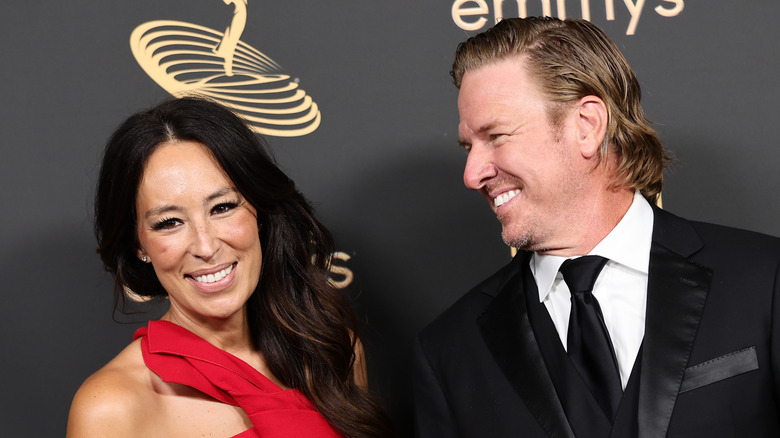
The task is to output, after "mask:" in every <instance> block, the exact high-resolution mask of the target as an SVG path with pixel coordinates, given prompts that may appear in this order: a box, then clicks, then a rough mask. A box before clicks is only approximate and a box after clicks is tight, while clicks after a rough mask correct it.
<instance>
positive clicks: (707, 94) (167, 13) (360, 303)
mask: <svg viewBox="0 0 780 438" xmlns="http://www.w3.org/2000/svg"><path fill="white" fill-rule="evenodd" d="M472 3H473V2H472ZM485 3H486V4H488V5H489V6H490V8H491V12H490V14H489V15H486V17H487V18H489V19H492V17H493V16H494V14H495V11H493V10H492V5H493V2H492V1H487V2H485ZM528 3H529V6H528V7H529V14H538V13H541V8H540V6H538V5H540V4H541V2H540V1H529V2H528ZM566 3H567V13H568V15H569V16H579V14H580V11H579V4H580V2H578V1H573V0H569V1H567V2H566ZM614 3H615V10H616V11H615V15H616V16H615V20H614V21H611V22H608V21H606V20H605V19H604V16H605V11H604V5H603V3H601V2H600V1H598V0H591V7H592V10H591V20H592V21H593V22H595V23H596V24H598V25H600V26H602V27H604V28H605V29H606V30H607V31H608V33H609V34H610V36H611V37H613V39H614V40H615V41H616V42H617V44H618V45H619V46H620V47H621V49H622V50H623V51H624V52H625V54H626V55H627V57H628V58H629V61H630V62H631V63H632V65H633V66H634V68H635V70H636V72H637V74H638V76H639V78H640V81H641V82H642V83H643V86H644V96H645V98H644V102H645V108H646V110H647V112H648V113H649V115H650V117H651V118H652V119H653V120H654V121H655V122H657V128H658V130H659V131H660V133H661V135H662V137H663V138H664V140H665V143H666V145H667V146H668V147H669V148H670V149H672V150H673V151H674V153H675V154H676V156H677V159H678V162H679V166H677V167H675V168H673V169H672V170H671V171H670V172H669V174H668V179H667V188H666V190H665V191H664V205H665V207H666V208H667V209H669V210H671V211H673V212H676V213H678V214H681V215H683V216H686V217H689V218H693V219H699V220H705V221H711V222H717V223H723V224H730V225H734V226H738V227H742V228H748V229H752V230H757V231H761V232H765V233H769V234H774V235H780V205H779V203H778V200H777V195H776V194H775V193H776V191H777V190H778V189H779V188H780V176H779V175H778V174H779V172H778V163H780V148H778V147H777V146H778V144H777V143H778V142H777V135H776V133H775V130H776V128H777V125H778V122H779V121H780V117H778V111H777V102H778V101H780V86H778V84H777V82H776V77H777V74H778V73H777V72H778V70H780V56H778V54H777V46H778V43H780V27H779V26H777V18H778V16H780V3H778V2H776V1H771V0H748V1H742V2H733V1H726V0H717V1H707V2H704V1H693V0H688V1H685V2H684V6H685V7H684V9H683V11H682V12H681V13H680V14H679V15H677V16H675V17H668V18H667V17H662V16H660V15H658V14H657V13H655V12H654V11H653V8H655V7H656V6H661V5H663V6H664V7H667V8H669V7H671V6H673V4H672V2H663V1H660V0H646V1H645V2H644V9H643V11H642V15H641V16H640V18H639V21H638V25H637V27H636V31H635V33H634V35H626V29H627V27H628V25H629V22H630V19H631V16H630V14H629V13H628V10H627V9H626V7H625V5H624V2H620V1H615V2H614ZM473 4H476V3H473ZM452 5H453V0H436V1H434V0H428V1H411V0H396V1H392V2H390V1H383V2H380V1H357V0H345V1H339V2H315V1H299V0H286V1H284V2H281V1H279V2H271V1H260V0H249V17H248V21H247V26H246V30H245V32H244V34H243V35H242V37H241V39H242V41H244V42H246V43H247V44H250V45H252V46H253V47H255V48H257V49H259V50H261V51H263V52H264V53H265V54H267V55H268V56H270V57H271V58H273V59H274V60H275V61H277V62H279V63H280V64H281V65H282V66H284V68H285V70H286V71H288V72H289V73H290V74H292V75H293V76H296V77H299V78H300V79H301V86H302V87H303V88H304V89H305V90H306V91H307V92H308V94H309V95H311V96H312V97H313V98H314V100H315V101H316V102H317V103H318V104H319V106H320V109H321V111H322V124H321V126H320V127H319V129H317V130H316V131H314V132H313V133H311V134H309V135H306V136H303V137H297V138H273V137H272V138H270V139H269V140H270V143H271V145H272V147H273V149H274V150H275V152H276V154H277V157H278V159H279V161H280V162H281V164H282V166H283V168H284V169H286V170H287V171H288V172H289V173H290V175H291V176H292V177H293V178H294V179H296V180H297V181H298V183H299V185H300V187H301V188H302V190H303V191H304V193H306V194H307V195H308V196H309V197H310V199H312V201H313V202H314V204H315V206H316V207H317V208H318V211H319V212H320V215H321V217H322V219H323V220H324V222H325V223H326V225H328V226H329V227H330V228H331V229H332V230H333V232H334V233H335V235H336V238H337V242H338V248H339V249H340V250H341V251H344V252H345V253H347V254H349V255H350V256H351V257H352V258H351V260H349V261H348V262H346V263H345V265H346V266H347V267H348V268H349V269H350V270H352V271H353V272H354V273H355V282H354V283H353V285H352V286H350V288H349V293H350V294H352V295H353V296H354V297H355V300H356V308H357V309H358V311H359V312H360V313H361V315H362V316H363V317H364V318H365V319H366V321H367V328H366V344H367V349H368V354H369V361H370V372H371V380H372V385H373V386H374V387H375V388H376V389H377V391H379V392H380V393H381V394H382V396H383V397H384V399H385V401H386V404H387V406H388V407H389V408H390V409H391V411H392V412H393V415H394V416H395V418H396V419H397V421H398V423H399V427H400V428H401V430H406V429H405V428H406V427H407V426H408V423H409V417H410V414H409V409H408V405H409V400H408V396H409V365H408V362H409V358H408V352H409V346H410V343H411V340H412V337H413V335H414V334H415V333H416V332H417V331H418V330H419V329H421V328H422V327H423V326H424V325H425V324H426V323H427V322H428V321H430V320H431V319H432V318H433V317H434V316H435V315H436V314H438V313H439V312H440V311H441V310H443V309H444V308H445V307H446V306H447V305H449V303H451V302H453V301H454V300H455V299H456V298H457V297H459V296H460V295H462V294H463V293H465V292H466V290H467V289H468V288H469V287H470V286H472V285H473V284H475V283H476V282H478V281H479V280H480V279H481V278H483V277H484V276H486V275H487V274H489V273H491V272H492V271H494V270H495V269H497V268H498V267H499V266H500V265H501V264H502V263H504V262H506V261H507V260H508V258H509V252H508V250H507V249H506V248H505V247H504V246H503V244H502V243H501V240H500V237H499V226H498V224H497V222H496V220H495V218H494V217H493V215H492V213H491V212H490V211H489V209H488V208H487V206H486V205H484V201H483V200H482V198H481V197H480V196H478V195H476V194H473V193H470V192H469V191H468V190H466V189H465V188H464V187H463V185H462V182H461V170H462V166H463V163H464V159H465V155H464V154H463V152H462V151H460V150H459V148H458V146H457V145H456V141H455V140H456V135H457V134H456V126H457V122H458V115H457V110H456V105H455V103H456V97H457V92H456V90H455V89H454V87H453V86H452V85H451V84H450V82H449V76H448V70H449V66H450V63H451V57H452V53H453V51H454V48H455V45H456V44H457V43H458V42H460V41H461V40H463V39H465V38H466V37H467V36H469V35H472V34H474V33H475V32H467V31H465V30H463V29H460V28H459V27H457V26H456V25H455V23H454V22H453V19H452V17H451V15H450V9H451V7H452ZM552 8H553V9H552V10H553V14H554V15H555V13H556V12H555V2H552ZM502 13H503V15H504V16H507V17H510V16H516V15H517V6H516V3H515V2H512V1H507V2H505V5H504V7H503V10H502ZM230 16H231V9H230V8H228V7H226V6H225V5H224V4H223V3H222V1H219V0H188V1H182V0H154V1H153V0H132V1H129V0H127V1H94V0H92V1H86V0H71V1H62V2H59V1H43V2H7V4H4V6H3V7H2V9H0V22H2V25H1V26H0V41H2V44H0V54H2V57H0V59H2V62H0V99H1V100H0V101H1V102H2V104H1V105H0V132H2V157H3V158H2V159H1V160H0V187H1V188H2V200H3V203H2V205H3V206H5V209H4V212H3V213H1V214H0V217H1V218H2V219H0V220H1V221H2V222H0V223H2V227H0V278H1V279H2V280H0V281H2V284H3V288H2V292H3V294H2V296H3V300H2V301H1V302H0V314H1V315H0V339H1V341H0V342H1V343H0V351H2V352H3V355H2V356H3V357H2V359H0V375H2V382H3V386H2V391H1V393H2V395H1V396H0V400H1V401H0V403H2V404H0V428H2V430H3V432H2V435H3V436H12V437H27V436H29V437H43V436H62V435H63V434H64V430H65V422H66V417H67V410H68V406H69V403H70V399H71V397H72V396H73V393H74V392H75V391H76V389H77V388H78V385H79V384H80V383H81V381H83V379H84V378H86V377H87V376H88V375H89V374H91V373H92V372H94V371H95V370H97V369H98V368H99V367H100V366H102V365H103V364H105V363H106V362H107V361H108V360H110V358H111V357H113V356H114V355H115V354H116V353H117V352H118V351H120V350H121V349H122V348H123V347H124V346H125V345H126V344H127V343H128V342H129V341H130V338H131V336H132V332H133V331H134V329H135V328H136V327H138V326H139V324H140V323H141V322H143V321H145V319H147V318H148V317H149V315H144V314H139V315H130V316H123V315H117V319H118V320H119V321H120V323H117V322H115V321H114V320H113V319H112V311H111V309H112V297H111V282H110V279H109V278H107V276H106V275H105V274H104V273H103V272H102V267H101V265H100V262H99V260H98V258H97V256H96V255H95V252H94V246H95V245H94V238H93V236H92V234H91V219H90V209H91V196H92V190H93V184H94V180H95V176H96V173H97V170H98V162H99V159H100V155H101V151H102V147H103V144H104V142H105V139H106V137H107V136H108V135H109V133H110V132H111V131H112V130H113V129H114V128H115V127H116V126H117V124H118V123H120V122H121V121H122V120H123V119H124V118H125V117H127V116H128V115H129V114H131V113H133V112H136V111H138V110H140V109H144V108H147V107H149V106H151V105H153V104H155V103H157V102H159V101H160V100H162V99H163V98H165V97H166V96H167V93H166V92H165V91H163V90H162V89H161V88H160V87H159V86H158V85H157V84H156V83H155V82H154V81H153V80H152V79H150V78H149V77H148V76H147V75H146V74H145V73H144V72H143V70H142V69H141V68H140V67H139V65H138V64H137V63H136V61H135V60H134V58H133V57H132V55H131V53H130V49H129V44H128V41H129V37H130V33H131V31H132V30H133V29H134V28H135V27H136V26H138V25H139V24H141V23H144V22H147V21H151V20H158V19H175V20H181V21H186V22H190V23H197V24H201V25H203V26H206V27H210V28H212V29H216V30H219V31H222V30H223V29H224V27H225V25H226V24H227V23H228V22H229V20H230ZM158 312H159V311H158ZM155 314H156V313H155V312H152V314H151V316H152V317H153V316H154V315H155Z"/></svg>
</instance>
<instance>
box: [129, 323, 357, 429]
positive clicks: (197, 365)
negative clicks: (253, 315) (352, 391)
mask: <svg viewBox="0 0 780 438" xmlns="http://www.w3.org/2000/svg"><path fill="white" fill-rule="evenodd" d="M138 338H141V351H142V352H143V357H144V362H145V363H146V366H147V367H149V369H150V370H152V371H154V373H155V374H157V375H158V376H160V378H161V379H162V380H163V381H165V382H168V383H179V384H182V385H186V386H189V387H192V388H195V389H197V390H198V391H200V392H203V393H205V394H207V395H209V396H211V397H214V398H215V399H217V400H219V401H221V402H223V403H227V404H229V405H233V406H240V407H241V409H243V410H244V412H246V414H247V416H249V419H250V421H252V424H253V427H252V428H251V429H248V430H246V431H244V432H242V433H240V434H238V435H236V436H235V437H234V438H255V437H262V438H282V437H284V438H304V437H306V438H310V437H315V438H342V435H340V434H339V433H338V432H336V431H335V430H334V429H333V428H332V427H331V426H330V424H328V422H327V421H325V418H324V417H323V416H322V415H321V414H320V413H319V412H318V411H317V409H316V408H315V407H314V405H313V404H312V403H311V402H310V401H309V400H308V399H306V397H304V395H303V394H302V393H301V392H300V391H298V390H297V389H287V390H283V389H281V388H279V386H277V385H276V384H275V383H273V382H272V381H270V380H269V379H268V378H267V377H265V376H264V375H262V374H261V373H260V372H258V371H257V370H256V369H254V368H253V367H252V366H250V365H249V364H247V363H246V362H244V361H243V360H241V359H239V358H237V357H236V356H233V355H232V354H230V353H228V352H226V351H223V350H220V349H219V348H217V347H215V346H213V345H211V344H209V343H208V342H207V341H205V340H203V339H201V338H199V337H198V336H197V335H195V334H194V333H192V332H190V331H189V330H187V329H185V328H182V327H180V326H178V325H176V324H174V323H172V322H168V321H149V326H148V327H142V328H140V329H138V330H137V331H136V332H135V336H134V337H133V339H138Z"/></svg>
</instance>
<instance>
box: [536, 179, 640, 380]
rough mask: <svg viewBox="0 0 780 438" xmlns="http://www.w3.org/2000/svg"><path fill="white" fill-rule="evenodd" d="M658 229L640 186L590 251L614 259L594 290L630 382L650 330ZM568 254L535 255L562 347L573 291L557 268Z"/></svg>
mask: <svg viewBox="0 0 780 438" xmlns="http://www.w3.org/2000/svg"><path fill="white" fill-rule="evenodd" d="M652 234H653V210H652V208H651V207H650V204H649V203H648V202H647V201H646V200H645V199H644V198H643V197H642V195H641V194H639V192H635V193H634V201H633V202H632V204H631V207H629V209H628V211H627V212H626V214H625V215H624V216H623V218H622V219H621V220H620V222H619V223H618V224H617V226H615V228H614V229H613V230H612V231H611V232H610V233H609V234H608V235H607V237H605V238H604V240H602V241H601V242H600V243H599V244H598V245H596V247H595V248H593V250H592V251H591V252H590V253H589V254H588V255H598V256H602V257H605V258H607V259H609V261H608V262H607V264H606V265H605V266H604V269H603V270H602V271H601V274H600V275H599V277H598V279H597V280H596V284H595V285H594V286H593V295H594V296H595V297H596V299H597V300H598V302H599V305H600V306H601V312H602V313H603V315H604V323H605V324H606V326H607V331H608V332H609V336H610V338H611V339H612V344H613V346H614V348H615V355H616V356H617V362H618V367H619V369H620V380H621V383H622V384H623V389H625V388H626V384H627V383H628V378H629V376H630V375H631V369H632V368H633V366H634V361H636V356H637V354H638V353H639V347H640V346H641V345H642V338H643V337H644V334H645V309H646V305H647V272H648V266H649V264H650V243H651V240H652ZM564 260H566V257H558V256H552V255H540V254H536V253H534V254H533V256H532V257H531V272H532V273H533V275H534V278H535V280H536V286H537V288H538V289H539V301H540V302H542V303H544V305H545V307H547V311H548V312H549V313H550V318H551V319H552V321H553V324H555V329H556V330H557V331H558V336H560V339H561V343H562V344H563V348H564V349H566V348H567V345H566V344H567V342H566V338H567V333H568V329H569V313H570V312H571V293H570V292H569V288H568V286H566V283H565V282H564V281H563V277H562V276H561V274H560V273H559V272H558V269H559V268H560V266H561V264H562V263H563V262H564Z"/></svg>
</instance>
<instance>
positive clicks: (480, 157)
mask: <svg viewBox="0 0 780 438" xmlns="http://www.w3.org/2000/svg"><path fill="white" fill-rule="evenodd" d="M497 174H498V171H497V170H496V166H495V165H494V164H493V161H492V159H491V156H490V153H489V151H488V150H487V148H485V147H480V146H476V145H472V146H471V150H470V151H469V155H468V158H466V167H465V169H464V170H463V183H464V184H465V185H466V187H468V188H470V189H472V190H479V189H481V188H482V187H484V186H485V184H486V183H487V182H488V181H489V180H490V179H491V178H495V177H496V175H497Z"/></svg>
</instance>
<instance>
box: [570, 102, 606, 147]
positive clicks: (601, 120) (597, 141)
mask: <svg viewBox="0 0 780 438" xmlns="http://www.w3.org/2000/svg"><path fill="white" fill-rule="evenodd" d="M576 115H577V120H576V134H577V144H578V145H579V148H580V153H581V154H582V156H583V157H585V158H587V159H591V158H593V157H594V156H596V155H597V154H598V153H599V149H600V148H601V145H602V144H603V143H604V137H605V136H606V135H607V123H608V122H609V112H608V111H607V105H606V104H604V101H603V100H601V99H600V98H598V97H596V96H585V97H583V98H582V99H580V101H579V102H577V106H576Z"/></svg>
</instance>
